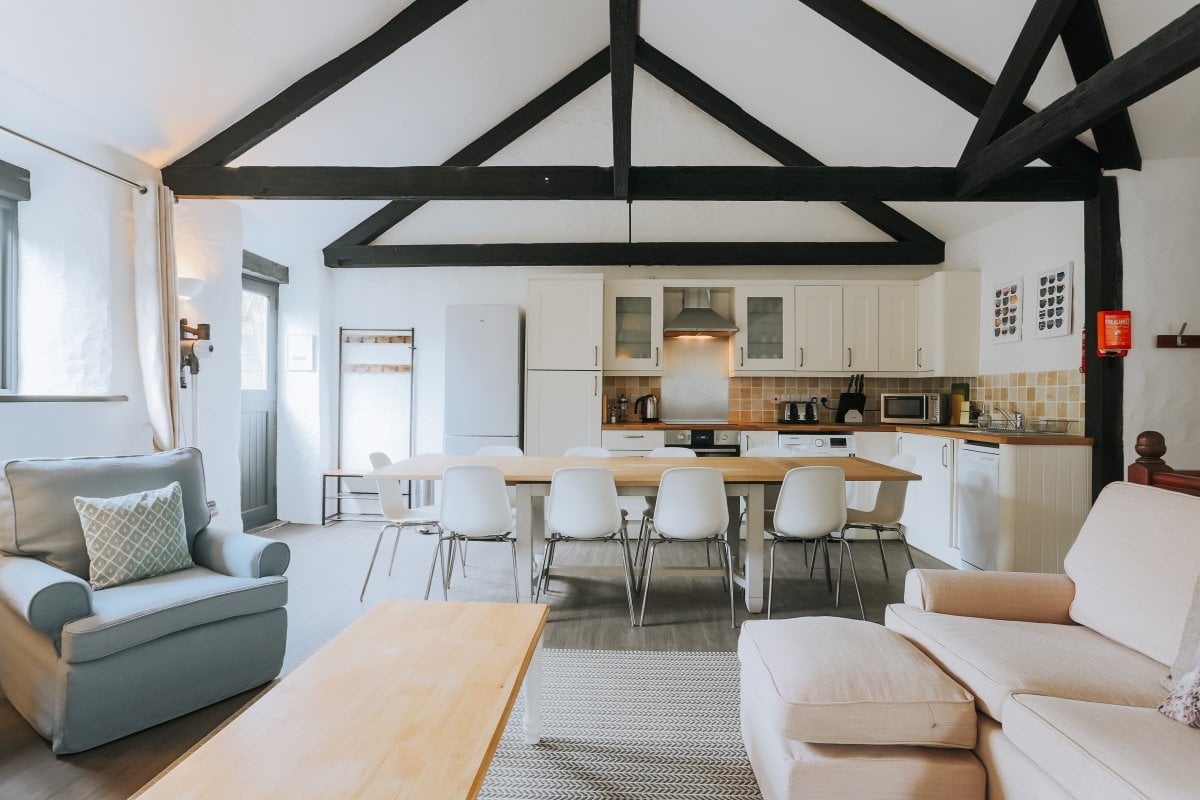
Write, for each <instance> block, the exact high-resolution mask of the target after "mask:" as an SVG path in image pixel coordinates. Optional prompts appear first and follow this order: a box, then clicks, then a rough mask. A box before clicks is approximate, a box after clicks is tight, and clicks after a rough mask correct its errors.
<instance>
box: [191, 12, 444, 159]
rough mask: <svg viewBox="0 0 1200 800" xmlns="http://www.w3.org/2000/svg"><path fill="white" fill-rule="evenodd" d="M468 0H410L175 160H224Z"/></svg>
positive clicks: (286, 122)
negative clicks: (359, 38) (375, 27)
mask: <svg viewBox="0 0 1200 800" xmlns="http://www.w3.org/2000/svg"><path fill="white" fill-rule="evenodd" d="M465 2H466V0H413V2H412V3H411V4H410V5H409V6H408V7H407V8H405V9H404V10H403V11H401V12H400V13H399V14H397V15H396V16H395V17H393V18H392V19H391V20H390V21H389V22H388V23H387V24H385V25H384V26H383V27H382V28H380V29H379V30H377V31H376V32H375V33H373V34H371V35H370V36H368V37H367V38H366V39H363V40H362V41H361V42H359V43H358V44H356V45H354V47H351V48H350V49H349V50H347V51H346V52H344V53H342V54H341V55H339V56H338V57H337V58H334V59H333V60H332V61H328V62H326V63H325V64H322V65H321V66H320V67H317V68H316V69H315V70H313V71H312V72H310V73H308V74H307V75H305V76H304V77H303V78H301V79H300V80H298V81H296V82H295V83H293V84H292V85H291V86H289V87H288V88H286V89H284V90H283V91H282V92H280V93H279V94H277V95H275V96H274V97H272V98H271V99H270V100H268V101H267V102H265V103H263V104H262V105H261V106H259V107H258V108H256V109H255V110H254V111H251V112H250V113H249V114H247V115H246V116H245V117H243V118H242V119H240V120H238V121H237V122H235V123H234V124H233V125H230V126H229V127H228V128H226V129H225V130H223V131H221V132H220V133H218V134H217V135H216V136H214V137H212V138H211V139H209V140H208V141H207V142H205V143H204V144H202V145H200V146H199V147H197V148H196V149H195V150H193V151H192V152H190V153H188V154H187V155H185V156H183V157H181V158H179V159H177V160H176V161H175V163H176V164H180V165H183V164H190V165H195V164H228V163H229V162H230V161H233V160H234V159H235V158H237V157H238V156H240V155H242V154H243V153H245V152H246V151H247V150H249V149H250V148H252V147H254V146H255V145H256V144H258V143H259V142H261V141H262V140H263V139H266V138H267V137H268V136H270V135H271V134H273V133H275V132H276V131H278V130H279V129H280V128H282V127H283V126H285V125H287V124H288V123H289V122H291V121H292V120H294V119H296V117H298V116H300V115H301V114H303V113H304V112H305V111H308V110H309V109H310V108H312V107H313V106H315V105H317V104H318V103H320V102H321V101H322V100H324V99H325V98H327V97H329V96H330V95H331V94H333V93H334V92H336V91H337V90H338V89H341V88H342V87H343V86H345V85H346V84H348V83H350V81H352V80H354V79H355V78H357V77H358V76H359V75H361V74H363V73H364V72H366V71H367V70H368V69H370V68H371V67H373V66H375V65H376V64H378V63H379V62H380V61H382V60H383V59H385V58H387V57H388V56H389V55H391V54H392V53H394V52H396V50H398V49H399V48H401V47H403V46H404V45H405V44H407V43H408V42H410V41H412V40H413V39H414V38H416V37H417V36H419V35H420V34H421V33H424V32H425V31H426V30H428V29H429V28H430V27H432V26H433V25H434V24H435V23H437V22H438V21H439V20H441V19H442V18H444V17H445V16H446V15H447V14H449V13H450V12H452V11H454V10H455V9H457V8H458V7H459V6H461V5H463V4H464V3H465Z"/></svg>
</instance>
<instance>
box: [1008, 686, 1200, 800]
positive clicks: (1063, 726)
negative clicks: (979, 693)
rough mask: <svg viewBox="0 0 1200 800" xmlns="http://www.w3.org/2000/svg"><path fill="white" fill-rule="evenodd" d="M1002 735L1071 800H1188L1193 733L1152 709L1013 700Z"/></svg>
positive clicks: (1196, 771) (1194, 783) (1198, 769)
mask: <svg viewBox="0 0 1200 800" xmlns="http://www.w3.org/2000/svg"><path fill="white" fill-rule="evenodd" d="M1004 733H1005V735H1007V736H1008V737H1009V739H1011V740H1012V742H1013V744H1015V745H1016V746H1017V747H1019V748H1021V750H1022V751H1023V752H1025V753H1026V754H1027V755H1028V756H1029V757H1030V758H1031V759H1032V760H1033V761H1034V762H1036V763H1037V764H1038V765H1039V766H1040V767H1042V768H1043V769H1045V770H1047V771H1051V772H1052V773H1053V774H1054V776H1055V778H1056V779H1057V780H1058V782H1059V783H1061V784H1062V785H1063V786H1064V787H1066V789H1067V790H1068V791H1070V792H1071V794H1073V795H1075V796H1076V797H1105V798H1117V797H1139V798H1155V800H1168V798H1193V797H1196V792H1197V787H1200V758H1197V757H1196V754H1197V753H1200V730H1196V729H1195V728H1189V727H1188V726H1186V725H1182V724H1180V723H1178V722H1174V721H1172V720H1170V719H1168V718H1167V717H1165V716H1163V715H1162V714H1160V713H1159V712H1158V711H1156V710H1155V709H1153V708H1135V707H1132V706H1122V705H1109V704H1104V703H1087V702H1083V701H1079V700H1064V699H1062V698H1057V697H1037V696H1030V695H1023V694H1018V695H1014V696H1013V698H1012V702H1010V703H1009V705H1008V710H1007V711H1006V712H1005V720H1004Z"/></svg>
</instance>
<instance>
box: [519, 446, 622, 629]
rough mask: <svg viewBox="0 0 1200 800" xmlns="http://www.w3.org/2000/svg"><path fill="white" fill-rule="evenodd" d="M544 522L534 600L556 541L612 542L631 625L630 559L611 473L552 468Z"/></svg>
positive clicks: (545, 581)
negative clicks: (545, 537)
mask: <svg viewBox="0 0 1200 800" xmlns="http://www.w3.org/2000/svg"><path fill="white" fill-rule="evenodd" d="M546 524H547V527H548V531H549V534H550V538H549V540H548V542H547V544H546V563H545V566H544V567H543V569H542V572H541V576H540V579H539V580H538V586H537V595H536V597H535V602H536V601H537V600H540V599H541V596H542V591H543V590H544V589H546V587H547V586H548V584H549V583H550V577H551V575H552V573H553V570H554V557H555V555H556V554H557V551H558V545H559V543H560V542H584V541H588V542H613V543H614V544H617V545H619V546H620V548H621V563H622V565H623V566H624V568H625V598H626V600H627V601H628V603H629V625H630V627H633V625H634V617H633V563H632V560H631V558H630V554H629V536H628V534H627V531H626V524H625V517H624V516H623V515H622V514H621V506H620V503H619V502H618V500H617V484H616V482H615V481H614V480H613V474H612V473H611V472H609V471H608V470H606V469H599V468H596V467H564V468H562V469H556V470H555V471H554V475H553V476H551V479H550V498H549V500H548V501H547V509H546Z"/></svg>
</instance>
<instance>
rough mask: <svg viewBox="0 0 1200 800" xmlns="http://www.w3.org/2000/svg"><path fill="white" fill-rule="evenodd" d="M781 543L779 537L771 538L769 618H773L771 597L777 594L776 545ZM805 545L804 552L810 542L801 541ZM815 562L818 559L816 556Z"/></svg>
mask: <svg viewBox="0 0 1200 800" xmlns="http://www.w3.org/2000/svg"><path fill="white" fill-rule="evenodd" d="M777 544H779V540H778V539H772V540H771V557H770V559H769V564H770V566H769V567H768V568H767V619H770V618H771V599H772V598H773V597H774V596H775V545H777ZM801 544H802V545H804V552H805V553H807V552H808V542H801ZM813 561H814V562H815V561H816V559H815V558H814V559H813Z"/></svg>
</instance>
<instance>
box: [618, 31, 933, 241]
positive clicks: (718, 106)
mask: <svg viewBox="0 0 1200 800" xmlns="http://www.w3.org/2000/svg"><path fill="white" fill-rule="evenodd" d="M637 64H638V66H640V67H641V68H642V69H644V70H646V71H647V72H648V73H650V74H651V75H652V76H654V78H655V79H657V80H658V81H660V82H662V83H664V84H666V85H667V86H668V87H670V88H671V89H673V90H674V91H675V92H677V93H678V94H679V95H681V96H682V97H684V98H686V99H687V100H688V101H690V102H691V103H692V104H693V105H695V106H697V107H698V108H700V109H701V110H702V111H704V112H705V113H707V114H708V115H709V116H711V117H713V118H714V119H716V120H717V121H718V122H720V123H722V124H723V125H725V126H726V127H727V128H729V129H730V130H732V131H733V132H734V133H736V134H738V135H739V136H741V137H742V138H743V139H745V140H746V141H747V142H749V143H750V144H752V145H754V146H755V147H757V148H758V149H759V150H762V151H763V152H764V153H766V154H767V155H769V156H770V157H771V158H773V159H775V160H776V161H778V162H780V163H781V164H784V165H787V166H793V167H820V166H824V165H823V164H822V163H821V161H819V160H818V159H817V158H815V157H814V156H812V155H811V154H810V153H808V152H807V151H805V150H804V149H803V148H801V147H799V146H798V145H796V144H795V143H794V142H792V141H791V140H789V139H788V138H787V137H785V136H783V135H781V134H779V133H777V132H775V131H774V130H772V129H771V128H769V127H767V126H766V125H764V124H763V123H762V122H760V121H759V120H758V119H756V118H755V117H753V116H752V115H750V114H748V113H747V112H746V111H745V110H744V109H743V108H742V107H741V106H739V105H738V104H737V103H735V102H733V101H732V100H730V99H729V98H728V97H726V96H725V95H723V94H721V93H720V92H718V91H717V90H716V89H714V88H713V87H712V86H709V85H708V84H707V83H705V82H704V81H702V80H701V79H700V78H699V77H697V76H696V75H695V74H694V73H692V72H690V71H689V70H687V69H686V68H684V67H683V66H682V65H681V64H679V63H677V62H675V61H673V60H672V59H670V58H669V57H667V56H666V55H665V54H664V53H662V52H660V51H659V50H656V49H655V48H653V47H651V46H650V45H649V44H648V43H647V42H646V41H645V40H644V39H641V38H639V39H638V43H637ZM846 207H847V208H849V209H850V210H851V211H853V212H854V213H855V214H858V215H859V216H860V217H862V218H863V219H865V220H866V221H867V222H869V223H871V224H872V225H874V226H875V227H877V228H879V230H881V231H883V232H884V233H886V234H887V235H888V236H891V237H892V238H893V239H896V240H897V241H901V242H912V241H924V242H930V241H932V242H940V241H941V240H940V239H938V238H937V237H936V236H934V235H933V234H932V233H930V232H929V231H927V230H925V229H924V228H922V227H921V226H920V225H917V224H916V223H915V222H913V221H912V220H910V219H909V218H908V217H906V216H904V215H903V214H901V213H900V212H899V211H896V210H895V209H893V208H891V207H889V206H887V205H885V204H883V203H880V202H875V201H858V200H854V201H849V202H846Z"/></svg>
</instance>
